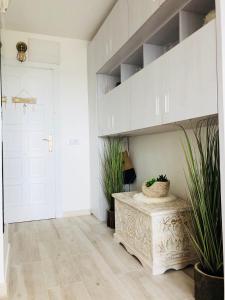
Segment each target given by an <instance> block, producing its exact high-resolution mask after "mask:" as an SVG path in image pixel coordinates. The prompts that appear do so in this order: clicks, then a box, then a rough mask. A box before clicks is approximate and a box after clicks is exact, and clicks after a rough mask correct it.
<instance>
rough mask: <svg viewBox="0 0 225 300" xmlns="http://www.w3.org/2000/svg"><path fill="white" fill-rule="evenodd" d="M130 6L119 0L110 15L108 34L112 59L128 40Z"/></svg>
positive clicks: (125, 0)
mask: <svg viewBox="0 0 225 300" xmlns="http://www.w3.org/2000/svg"><path fill="white" fill-rule="evenodd" d="M128 23H129V22H128V4H127V0H119V1H118V2H117V3H116V4H115V6H114V7H113V9H112V12H111V14H110V15H109V24H110V31H109V32H108V34H109V36H108V39H109V40H108V43H109V55H108V59H110V58H111V57H112V56H113V55H114V54H115V53H116V52H117V51H118V50H119V49H120V48H121V47H122V46H123V45H124V44H125V43H126V42H127V40H128V37H129V35H128Z"/></svg>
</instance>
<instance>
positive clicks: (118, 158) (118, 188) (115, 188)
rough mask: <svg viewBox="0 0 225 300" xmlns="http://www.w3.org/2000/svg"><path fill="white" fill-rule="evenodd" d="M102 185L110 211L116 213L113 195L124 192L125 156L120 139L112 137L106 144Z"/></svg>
mask: <svg viewBox="0 0 225 300" xmlns="http://www.w3.org/2000/svg"><path fill="white" fill-rule="evenodd" d="M102 183H103V190H104V194H105V197H106V199H107V202H108V206H109V211H110V212H114V199H113V197H112V194H113V193H120V192H123V155H122V140H121V139H120V138H114V137H110V138H107V139H106V141H105V143H104V150H103V157H102ZM113 215H114V213H113ZM112 226H113V225H112Z"/></svg>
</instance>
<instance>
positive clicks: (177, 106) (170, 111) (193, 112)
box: [163, 21, 218, 123]
mask: <svg viewBox="0 0 225 300" xmlns="http://www.w3.org/2000/svg"><path fill="white" fill-rule="evenodd" d="M165 58H166V60H167V61H166V64H165V72H164V75H165V88H164V116H163V123H171V122H176V121H182V120H187V119H192V118H198V117H203V116H208V115H213V114H216V113H217V112H218V108H217V69H216V66H217V63H216V23H215V21H211V22H210V23H209V24H207V25H205V26H204V27H202V28H201V29H200V30H198V31H197V32H195V33H194V34H193V35H191V36H190V37H189V38H187V39H186V40H184V41H183V42H182V43H181V44H180V45H178V46H176V47H175V48H173V49H172V50H170V51H169V52H168V53H167V54H165Z"/></svg>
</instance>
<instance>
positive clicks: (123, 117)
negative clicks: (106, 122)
mask: <svg viewBox="0 0 225 300" xmlns="http://www.w3.org/2000/svg"><path fill="white" fill-rule="evenodd" d="M109 98H110V101H111V103H112V106H111V116H112V131H111V133H112V134H117V133H122V132H127V131H129V130H130V83H129V81H126V82H123V83H122V84H121V85H119V86H118V87H117V88H115V89H114V90H112V91H111V92H110V93H109Z"/></svg>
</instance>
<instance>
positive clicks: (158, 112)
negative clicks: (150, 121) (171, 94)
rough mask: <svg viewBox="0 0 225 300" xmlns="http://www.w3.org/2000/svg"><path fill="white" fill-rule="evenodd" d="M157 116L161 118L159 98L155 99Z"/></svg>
mask: <svg viewBox="0 0 225 300" xmlns="http://www.w3.org/2000/svg"><path fill="white" fill-rule="evenodd" d="M155 114H156V115H157V116H159V114H160V109H159V96H157V97H156V99H155Z"/></svg>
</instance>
